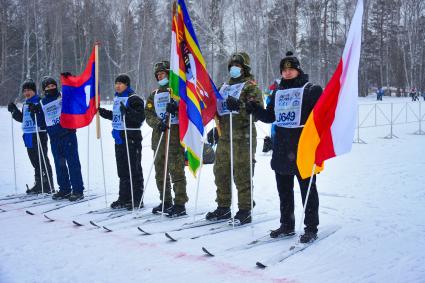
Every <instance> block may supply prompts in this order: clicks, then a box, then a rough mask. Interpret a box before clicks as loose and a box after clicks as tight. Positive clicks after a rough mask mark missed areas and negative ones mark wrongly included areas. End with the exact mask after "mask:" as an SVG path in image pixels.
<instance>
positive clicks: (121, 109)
mask: <svg viewBox="0 0 425 283" xmlns="http://www.w3.org/2000/svg"><path fill="white" fill-rule="evenodd" d="M120 111H121V115H126V114H127V107H125V105H124V103H122V102H121V103H120Z"/></svg>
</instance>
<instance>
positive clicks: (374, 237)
mask: <svg viewBox="0 0 425 283" xmlns="http://www.w3.org/2000/svg"><path fill="white" fill-rule="evenodd" d="M384 99H385V97H384ZM359 100H360V102H361V103H369V102H371V99H369V98H366V99H359ZM388 101H394V102H399V101H403V102H404V101H407V100H405V99H396V98H392V99H386V101H384V102H388ZM0 117H1V118H2V119H3V121H6V122H5V123H3V124H2V125H0V141H1V144H2V145H3V147H4V148H5V149H6V150H4V154H2V155H1V156H0V164H3V166H0V177H1V178H0V197H1V196H5V195H8V194H11V193H13V192H14V180H13V163H12V150H11V149H10V150H9V148H11V142H12V141H11V132H10V114H9V113H8V112H7V111H6V109H5V108H0ZM8 121H9V122H8ZM101 122H102V134H103V146H104V151H105V155H104V157H105V171H106V183H107V191H108V195H107V200H108V203H110V202H111V201H113V200H115V198H116V197H117V192H118V189H117V188H118V177H117V175H116V164H115V156H114V148H113V139H112V137H111V136H110V131H111V127H110V124H109V123H108V122H107V121H105V120H102V121H101ZM14 127H15V128H14V132H15V149H16V166H17V184H18V192H20V193H22V192H24V191H25V184H26V183H27V184H29V185H31V184H32V182H33V176H32V174H33V171H32V168H31V165H30V162H29V160H28V157H27V153H26V150H25V148H24V146H23V142H22V137H21V130H20V128H19V124H17V123H15V124H14ZM257 127H262V128H263V129H264V131H263V130H261V131H258V135H259V137H260V138H261V137H262V136H263V135H264V132H268V129H269V126H268V125H264V124H262V123H258V124H257ZM423 128H425V123H423ZM417 129H418V125H417V124H413V123H412V124H408V125H396V126H394V128H393V131H394V134H395V135H397V136H398V137H399V138H394V139H383V138H382V137H384V136H386V135H387V134H388V133H389V126H382V127H377V128H368V129H360V137H361V138H362V139H363V140H365V141H366V142H367V144H353V149H352V151H351V153H349V154H346V155H343V156H340V157H337V158H335V159H332V160H330V161H328V162H326V167H325V170H324V172H323V173H321V174H320V175H319V176H318V181H317V185H318V191H319V198H320V210H319V213H320V222H321V226H325V225H339V226H341V229H339V230H338V231H337V232H336V233H335V234H334V235H332V236H330V237H329V238H327V239H324V240H323V241H320V242H318V244H317V245H312V246H311V247H309V248H307V249H306V250H304V251H302V252H301V253H298V254H297V255H295V256H293V257H290V258H288V259H287V260H285V261H284V262H282V263H280V264H277V265H275V266H270V267H268V268H267V269H265V270H259V269H256V268H255V262H256V261H258V260H260V259H263V258H267V256H268V255H269V256H272V255H274V254H276V253H277V252H278V251H279V250H282V251H285V250H286V249H287V248H288V247H289V246H290V245H291V244H293V242H294V241H295V239H292V240H290V239H288V240H285V241H278V242H274V243H271V244H267V245H263V246H260V247H257V248H253V249H249V250H246V251H234V252H233V251H232V252H225V253H218V255H217V256H216V257H214V258H211V257H206V256H204V253H203V252H202V251H201V247H202V246H205V247H207V248H208V249H211V250H212V251H222V250H225V249H226V248H229V247H232V246H238V245H240V244H242V243H247V242H249V241H251V240H252V239H254V238H258V237H261V236H262V235H265V234H266V233H268V231H269V230H270V229H275V228H276V227H278V225H279V223H278V217H277V218H276V220H273V221H268V222H265V223H261V224H259V225H256V226H255V228H249V227H247V228H244V229H241V230H235V231H230V232H225V233H219V234H216V235H212V236H206V237H202V238H200V239H196V240H190V239H182V240H179V241H178V242H175V243H172V242H170V241H167V239H166V238H165V236H164V234H162V233H159V234H155V235H152V236H142V235H141V233H140V232H138V231H137V229H136V227H137V223H138V222H137V221H133V222H131V223H122V224H120V219H122V221H124V220H126V219H129V218H131V216H124V217H122V218H117V219H114V220H112V221H110V223H114V224H115V225H112V226H111V227H112V229H114V227H116V228H117V229H116V231H114V232H111V233H107V232H105V231H104V230H103V229H99V228H96V227H93V226H92V225H89V224H88V219H90V217H86V216H84V217H82V218H81V219H84V222H85V224H86V225H85V226H82V227H77V226H75V225H73V224H72V220H74V219H78V217H79V216H78V215H80V214H82V213H84V212H87V211H90V210H94V209H97V208H102V207H104V206H105V203H104V199H103V197H102V198H99V199H96V200H93V201H90V202H86V203H82V204H79V205H76V206H70V207H66V208H63V209H60V210H57V211H52V212H51V213H47V215H48V216H49V217H51V218H53V219H55V221H54V222H48V220H47V219H45V218H44V217H43V215H42V214H40V213H38V214H36V215H34V216H30V215H27V214H26V213H25V208H22V207H23V204H9V205H1V204H0V207H1V208H2V209H5V210H10V211H8V212H2V213H0V225H1V227H2V228H1V229H0V282H7V283H9V282H117V281H122V282H135V281H138V282H152V281H159V282H171V281H172V282H195V281H201V280H202V281H203V282H244V281H249V282H425V241H423V239H425V224H424V222H423V220H424V215H425V206H424V203H425V183H424V181H423V177H424V172H425V171H424V170H425V136H417V135H412V133H413V132H415V131H417ZM149 131H150V129H149V127H148V126H147V125H144V126H143V135H145V134H147V133H149ZM78 139H79V152H80V160H81V165H82V173H83V178H84V180H85V185H86V186H87V185H88V184H87V129H81V130H78ZM148 144H150V136H148V137H147V138H145V139H144V141H143V145H148ZM261 148H262V142H261V140H259V142H258V146H257V154H256V159H257V163H256V166H255V176H254V187H255V191H254V194H255V196H254V198H255V200H256V203H257V206H256V209H255V211H257V212H264V211H267V212H268V213H269V215H277V214H278V211H279V201H278V195H277V191H276V185H275V180H274V173H273V171H272V170H271V169H270V165H269V162H270V155H268V154H266V155H265V154H263V153H261ZM49 157H50V161H51V162H52V163H53V158H52V157H51V153H50V152H49ZM99 160H100V152H99V142H98V141H97V140H96V139H95V131H94V127H93V126H91V127H90V164H89V167H90V186H89V189H90V193H97V194H103V181H102V175H101V173H102V172H101V164H100V162H99ZM151 161H152V150H151V149H150V147H144V148H143V153H142V166H143V172H144V174H145V175H144V177H145V180H146V178H147V173H148V169H149V166H150V162H151ZM52 165H53V164H52ZM153 174H154V172H152V176H151V178H150V181H149V184H148V186H147V188H146V197H145V207H146V208H145V209H146V210H145V211H149V210H150V209H151V208H152V207H153V206H155V205H157V204H158V203H159V197H158V195H159V194H158V191H157V189H156V185H155V180H154V175H153ZM186 176H187V179H188V190H187V191H188V195H189V198H190V200H189V203H188V204H187V209H188V213H189V214H190V215H193V213H194V200H195V195H196V192H195V190H196V180H195V179H193V178H192V176H191V175H190V173H189V172H187V174H186ZM295 183H296V182H295ZM200 190H201V191H200V194H199V201H198V210H197V212H201V211H210V210H213V209H214V208H215V206H216V205H215V202H214V199H215V185H214V176H213V173H212V166H211V165H207V166H205V167H204V168H203V171H202V176H201V184H200ZM295 196H296V197H295V205H296V214H295V215H296V229H298V227H299V219H300V215H301V209H302V207H301V200H300V196H299V188H298V184H296V185H295ZM28 203H31V202H28ZM44 207H47V205H46V206H38V207H35V208H34V209H33V210H34V211H35V212H36V213H37V212H39V211H42V210H43V208H44ZM95 217H96V216H95V215H93V219H95ZM199 218H201V216H197V219H199ZM191 220H193V217H192V216H191V217H189V218H186V219H185V220H178V221H181V223H185V222H188V221H191ZM106 223H108V222H106ZM132 223H134V225H133V224H132ZM101 224H102V223H101ZM176 225H177V224H167V222H163V223H161V222H160V223H151V224H146V225H143V227H145V226H146V229H152V230H153V231H156V230H166V229H167V227H169V228H174V227H176ZM106 226H107V225H106ZM321 226H319V229H320V227H321ZM207 229H208V226H206V227H203V228H199V229H193V230H191V229H190V230H184V231H180V232H178V233H172V234H176V235H177V234H178V235H190V234H191V233H198V232H199V231H206V230H207Z"/></svg>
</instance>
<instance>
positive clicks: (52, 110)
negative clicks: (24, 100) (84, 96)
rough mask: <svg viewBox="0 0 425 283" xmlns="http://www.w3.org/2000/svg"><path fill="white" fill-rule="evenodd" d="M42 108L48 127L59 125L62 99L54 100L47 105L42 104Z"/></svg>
mask: <svg viewBox="0 0 425 283" xmlns="http://www.w3.org/2000/svg"><path fill="white" fill-rule="evenodd" d="M41 107H42V108H43V112H44V120H45V121H46V126H47V127H51V126H55V125H58V124H59V122H60V117H61V113H62V98H61V97H60V98H58V99H56V100H53V101H52V102H49V103H47V104H46V105H44V104H43V103H41Z"/></svg>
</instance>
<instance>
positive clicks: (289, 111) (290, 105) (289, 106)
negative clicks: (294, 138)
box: [274, 84, 307, 128]
mask: <svg viewBox="0 0 425 283" xmlns="http://www.w3.org/2000/svg"><path fill="white" fill-rule="evenodd" d="M306 85H307V84H305V85H304V86H303V87H301V88H290V89H284V90H278V91H276V94H275V100H274V112H275V117H276V121H275V122H274V124H276V126H278V127H282V128H300V127H303V126H302V125H300V122H301V109H302V102H303V93H304V88H305V86H306Z"/></svg>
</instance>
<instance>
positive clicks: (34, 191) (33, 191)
mask: <svg viewBox="0 0 425 283" xmlns="http://www.w3.org/2000/svg"><path fill="white" fill-rule="evenodd" d="M26 193H27V194H29V195H35V194H39V193H41V185H40V184H38V183H35V184H34V186H33V187H32V188H31V189H27V191H26Z"/></svg>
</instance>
